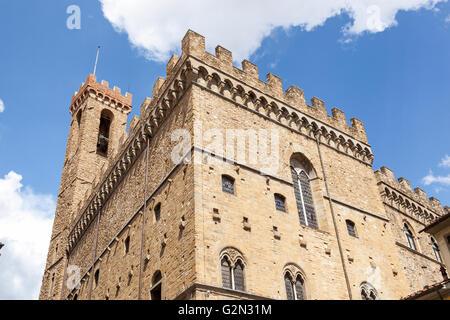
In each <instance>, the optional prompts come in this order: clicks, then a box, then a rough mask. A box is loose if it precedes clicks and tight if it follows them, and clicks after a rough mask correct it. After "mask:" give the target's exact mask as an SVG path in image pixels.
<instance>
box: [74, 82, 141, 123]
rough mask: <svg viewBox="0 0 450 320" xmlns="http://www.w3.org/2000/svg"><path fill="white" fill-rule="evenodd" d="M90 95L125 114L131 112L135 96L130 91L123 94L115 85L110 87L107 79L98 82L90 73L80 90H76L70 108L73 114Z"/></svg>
mask: <svg viewBox="0 0 450 320" xmlns="http://www.w3.org/2000/svg"><path fill="white" fill-rule="evenodd" d="M88 97H91V98H93V99H96V100H98V101H100V102H102V103H104V104H105V105H107V106H110V107H111V108H113V109H116V110H119V111H122V112H123V113H125V114H128V113H130V112H131V105H132V100H133V96H132V95H131V94H130V93H128V92H127V93H126V94H125V95H122V94H121V93H120V88H117V87H114V89H110V88H109V84H108V82H107V81H104V80H103V81H102V82H101V83H98V82H97V78H96V77H95V76H94V75H93V74H90V75H89V76H88V77H87V79H86V82H85V83H83V84H82V85H81V86H80V88H79V90H78V92H75V94H74V95H73V97H72V102H71V103H70V109H69V112H70V114H72V115H73V114H74V113H75V112H76V111H77V110H78V108H79V107H80V106H81V105H82V104H83V102H84V101H85V100H86V99H87V98H88Z"/></svg>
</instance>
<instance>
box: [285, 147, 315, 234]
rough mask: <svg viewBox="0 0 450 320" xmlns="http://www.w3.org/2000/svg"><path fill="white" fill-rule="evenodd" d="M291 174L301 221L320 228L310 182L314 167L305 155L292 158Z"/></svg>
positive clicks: (306, 224)
mask: <svg viewBox="0 0 450 320" xmlns="http://www.w3.org/2000/svg"><path fill="white" fill-rule="evenodd" d="M291 174H292V182H293V184H294V194H295V200H296V203H297V210H298V217H299V219H300V223H301V224H302V225H305V226H308V227H311V228H314V229H318V228H319V226H318V223H317V217H316V211H315V209H314V201H313V194H312V189H311V182H310V180H311V178H312V177H313V176H314V175H315V173H314V169H313V168H312V165H311V164H310V163H309V161H308V160H307V159H306V158H305V157H304V156H297V157H295V158H293V159H291Z"/></svg>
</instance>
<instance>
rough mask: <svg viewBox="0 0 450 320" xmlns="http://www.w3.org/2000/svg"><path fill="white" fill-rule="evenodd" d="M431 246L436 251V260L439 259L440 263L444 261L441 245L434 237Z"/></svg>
mask: <svg viewBox="0 0 450 320" xmlns="http://www.w3.org/2000/svg"><path fill="white" fill-rule="evenodd" d="M431 246H432V247H433V252H434V256H435V257H436V260H437V261H439V262H440V263H442V258H441V252H440V250H439V246H438V244H437V242H436V240H434V238H431Z"/></svg>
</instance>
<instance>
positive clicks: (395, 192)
mask: <svg viewBox="0 0 450 320" xmlns="http://www.w3.org/2000/svg"><path fill="white" fill-rule="evenodd" d="M378 185H379V186H380V187H381V189H382V191H381V198H382V200H383V202H384V203H385V204H386V205H388V206H390V207H392V208H394V209H396V210H398V211H400V212H402V213H404V214H406V215H407V216H410V217H411V218H412V219H414V220H417V221H421V220H422V221H421V222H420V223H422V224H426V223H428V222H431V221H433V219H434V218H435V217H438V216H440V215H439V214H438V213H437V212H435V211H433V210H431V209H430V208H427V207H425V206H424V205H423V204H421V203H420V202H418V201H416V200H415V199H413V198H412V197H410V196H408V195H407V194H406V193H404V192H402V191H401V190H399V189H398V188H394V187H392V186H391V185H389V184H387V183H385V182H383V181H380V182H378Z"/></svg>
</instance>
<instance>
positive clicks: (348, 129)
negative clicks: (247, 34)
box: [182, 30, 367, 144]
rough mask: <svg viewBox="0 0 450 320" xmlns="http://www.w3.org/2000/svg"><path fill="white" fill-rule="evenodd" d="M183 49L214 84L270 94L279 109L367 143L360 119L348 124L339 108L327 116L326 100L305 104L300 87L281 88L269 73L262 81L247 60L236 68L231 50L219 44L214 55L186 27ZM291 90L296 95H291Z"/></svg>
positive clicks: (280, 83)
mask: <svg viewBox="0 0 450 320" xmlns="http://www.w3.org/2000/svg"><path fill="white" fill-rule="evenodd" d="M182 51H183V55H185V56H191V57H192V58H193V59H194V60H198V61H201V62H202V65H203V67H204V68H205V69H206V70H205V71H206V72H207V76H210V77H217V76H218V78H217V79H215V81H220V83H217V85H218V86H219V87H220V88H221V89H223V88H226V87H227V85H229V84H233V85H234V86H233V87H232V88H231V89H235V90H239V86H242V87H243V88H244V89H245V90H244V95H245V94H249V95H250V94H251V93H253V94H255V95H256V96H257V98H259V95H260V94H261V93H264V94H266V95H267V96H270V98H269V99H268V98H267V97H266V100H273V101H274V102H275V103H276V104H278V105H280V109H281V108H282V106H281V105H282V104H284V105H289V106H290V107H291V108H294V109H297V110H298V111H302V112H305V113H307V114H308V115H310V116H312V117H314V118H316V119H317V120H320V121H322V122H324V123H326V124H327V125H331V126H333V127H335V128H336V129H338V130H340V131H342V132H343V133H345V134H347V135H349V136H351V137H352V138H354V139H356V140H360V141H361V142H363V143H366V144H367V135H366V132H365V129H364V125H363V123H362V122H361V121H360V120H358V119H354V120H352V121H351V126H348V124H347V122H346V119H345V116H344V114H343V112H342V111H340V112H339V115H340V116H339V117H336V116H335V114H334V113H333V115H331V116H329V115H328V114H327V112H326V108H325V103H324V102H323V101H321V100H320V99H318V98H313V99H312V101H311V104H310V105H308V104H307V103H306V101H305V98H304V95H303V91H302V90H301V89H300V88H297V87H295V86H292V87H290V88H289V89H288V90H286V91H284V90H283V81H282V79H281V78H279V77H277V76H276V75H273V74H268V75H267V77H266V78H267V81H266V82H264V81H261V80H260V78H259V71H258V67H257V66H256V65H254V64H253V63H251V62H249V61H247V60H244V61H243V62H242V69H239V68H236V67H235V66H234V65H233V57H232V53H231V52H230V51H228V50H227V49H225V48H223V47H221V46H217V48H216V52H215V55H212V54H210V53H208V52H206V50H205V38H204V37H203V36H201V35H199V34H197V33H195V32H194V31H191V30H189V31H188V32H187V33H186V35H185V37H184V39H183V41H182ZM193 64H194V62H193ZM216 74H217V76H216ZM226 82H228V84H227V83H226ZM293 91H295V92H296V93H297V94H294V95H293ZM242 98H245V97H242Z"/></svg>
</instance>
